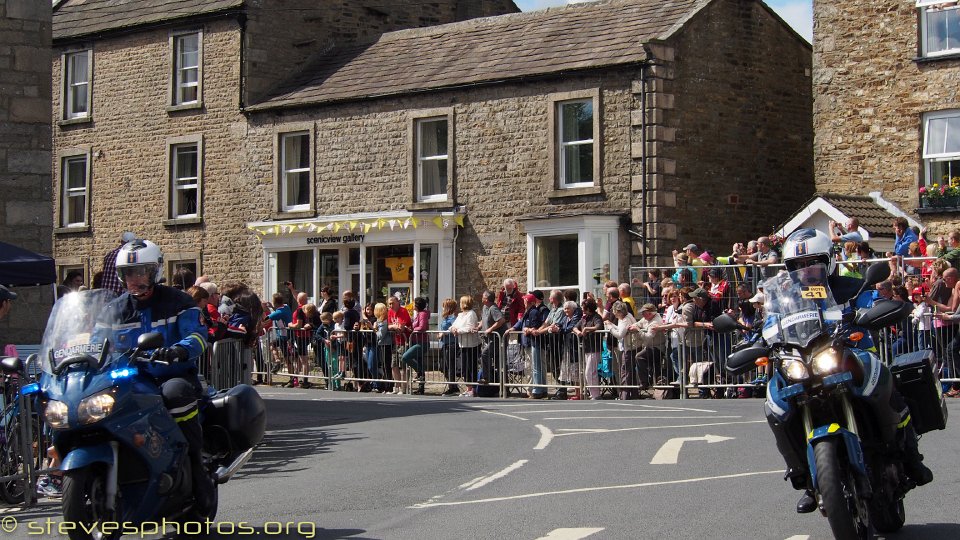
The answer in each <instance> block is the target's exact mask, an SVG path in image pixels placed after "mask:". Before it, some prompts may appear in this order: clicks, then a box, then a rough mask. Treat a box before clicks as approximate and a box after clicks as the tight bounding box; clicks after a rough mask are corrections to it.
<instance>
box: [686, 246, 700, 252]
mask: <svg viewBox="0 0 960 540" xmlns="http://www.w3.org/2000/svg"><path fill="white" fill-rule="evenodd" d="M683 250H684V251H696V252H697V253H700V248H698V247H697V245H696V244H687V247H685V248H683Z"/></svg>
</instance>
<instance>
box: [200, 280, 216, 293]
mask: <svg viewBox="0 0 960 540" xmlns="http://www.w3.org/2000/svg"><path fill="white" fill-rule="evenodd" d="M197 287H200V288H201V289H203V290H205V291H207V294H217V292H218V291H217V285H216V284H215V283H211V282H209V281H207V282H204V283H201V284H199V285H197Z"/></svg>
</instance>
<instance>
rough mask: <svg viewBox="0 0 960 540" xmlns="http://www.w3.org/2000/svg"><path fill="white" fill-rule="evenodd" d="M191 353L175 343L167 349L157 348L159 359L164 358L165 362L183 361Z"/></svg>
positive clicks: (157, 357)
mask: <svg viewBox="0 0 960 540" xmlns="http://www.w3.org/2000/svg"><path fill="white" fill-rule="evenodd" d="M189 356H190V353H188V352H187V350H186V349H184V348H183V347H181V346H179V345H174V346H173V347H169V348H166V349H157V356H156V359H157V360H162V361H164V362H169V363H171V364H172V363H174V362H183V361H185V360H186V359H187V358H189Z"/></svg>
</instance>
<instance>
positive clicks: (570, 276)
mask: <svg viewBox="0 0 960 540" xmlns="http://www.w3.org/2000/svg"><path fill="white" fill-rule="evenodd" d="M524 228H525V229H526V231H527V275H528V276H529V277H528V283H527V287H528V288H531V289H542V290H548V289H576V290H578V291H590V292H593V293H594V294H595V295H597V297H602V296H603V294H604V291H603V285H604V283H605V282H606V281H607V280H617V268H618V264H619V262H618V261H619V255H618V246H619V244H618V242H619V232H618V231H619V229H620V224H619V218H618V217H615V216H579V217H569V218H557V219H537V220H529V221H525V222H524Z"/></svg>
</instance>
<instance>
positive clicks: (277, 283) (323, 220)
mask: <svg viewBox="0 0 960 540" xmlns="http://www.w3.org/2000/svg"><path fill="white" fill-rule="evenodd" d="M462 224H463V216H462V215H460V214H453V213H432V214H424V213H417V214H411V213H408V212H395V213H389V214H387V213H380V214H375V215H374V214H369V215H363V214H354V215H346V216H328V217H320V218H314V219H308V220H291V221H284V222H257V223H251V224H249V225H248V229H250V230H252V231H254V232H255V233H256V234H257V235H258V236H259V237H260V240H261V243H262V245H263V251H264V257H263V260H264V268H263V276H264V281H263V291H264V293H265V295H266V296H267V297H268V298H269V297H270V296H271V295H272V294H273V293H274V292H277V291H282V290H285V289H286V287H285V286H284V283H285V282H287V281H291V282H293V283H294V286H295V287H296V288H297V289H298V290H300V291H303V292H306V293H307V295H308V296H309V297H310V301H311V302H317V301H319V295H320V289H321V288H322V287H325V286H329V287H330V288H331V290H332V291H333V294H334V295H336V296H338V297H339V295H340V294H341V293H342V292H343V291H344V290H347V289H349V290H352V291H354V292H355V293H357V294H358V296H359V298H360V302H361V304H366V303H369V302H374V303H376V302H385V300H386V298H387V297H388V296H397V297H399V298H400V300H401V302H402V303H403V304H404V305H410V304H412V302H413V298H415V297H418V296H424V297H426V298H427V299H428V301H429V305H430V306H431V311H435V309H436V306H437V299H438V298H446V297H449V296H452V295H453V290H454V282H453V280H454V271H453V269H454V252H455V250H454V247H455V246H454V244H455V242H456V233H457V228H458V227H459V226H461V225H462Z"/></svg>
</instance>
